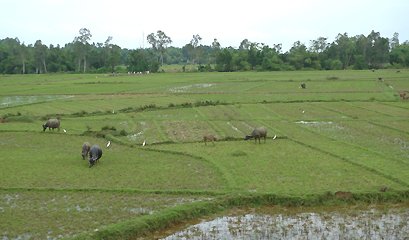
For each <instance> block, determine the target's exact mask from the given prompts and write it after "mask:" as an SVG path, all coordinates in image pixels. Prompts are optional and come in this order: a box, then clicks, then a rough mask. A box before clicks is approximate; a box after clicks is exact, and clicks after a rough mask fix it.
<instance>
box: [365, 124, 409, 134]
mask: <svg viewBox="0 0 409 240" xmlns="http://www.w3.org/2000/svg"><path fill="white" fill-rule="evenodd" d="M367 122H368V123H370V124H373V125H375V126H378V127H383V128H387V129H390V130H393V131H396V132H400V133H405V134H406V135H409V132H408V131H405V130H402V129H399V128H394V127H390V126H387V125H383V124H381V123H376V122H373V121H367Z"/></svg>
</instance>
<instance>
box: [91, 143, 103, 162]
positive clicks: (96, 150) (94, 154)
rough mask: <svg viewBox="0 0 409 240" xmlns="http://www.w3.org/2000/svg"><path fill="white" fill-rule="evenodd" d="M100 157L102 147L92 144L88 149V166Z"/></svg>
mask: <svg viewBox="0 0 409 240" xmlns="http://www.w3.org/2000/svg"><path fill="white" fill-rule="evenodd" d="M101 157H102V149H101V148H100V147H99V146H98V145H92V147H91V149H90V150H89V167H92V166H94V164H95V163H97V162H98V160H99V159H100V158H101Z"/></svg>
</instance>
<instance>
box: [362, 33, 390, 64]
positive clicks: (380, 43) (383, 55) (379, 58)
mask: <svg viewBox="0 0 409 240" xmlns="http://www.w3.org/2000/svg"><path fill="white" fill-rule="evenodd" d="M367 39H368V41H367V54H366V57H367V62H368V65H369V66H370V67H372V68H379V67H382V65H383V64H384V63H387V62H389V39H387V38H383V37H381V34H380V33H379V32H375V31H373V30H372V32H371V33H370V34H369V35H368V36H367Z"/></svg>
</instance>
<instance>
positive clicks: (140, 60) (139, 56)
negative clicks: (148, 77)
mask: <svg viewBox="0 0 409 240" xmlns="http://www.w3.org/2000/svg"><path fill="white" fill-rule="evenodd" d="M127 64H128V71H130V72H145V71H151V72H157V71H158V69H159V63H158V61H157V60H156V59H155V56H154V53H152V50H146V49H137V50H133V51H131V52H130V54H129V58H128V62H127Z"/></svg>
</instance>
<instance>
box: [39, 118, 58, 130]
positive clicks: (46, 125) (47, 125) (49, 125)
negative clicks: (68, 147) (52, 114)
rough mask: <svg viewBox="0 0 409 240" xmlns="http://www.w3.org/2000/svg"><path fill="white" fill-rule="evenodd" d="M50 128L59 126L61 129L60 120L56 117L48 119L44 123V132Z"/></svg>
mask: <svg viewBox="0 0 409 240" xmlns="http://www.w3.org/2000/svg"><path fill="white" fill-rule="evenodd" d="M47 128H48V130H51V128H52V129H53V130H54V128H58V131H60V120H58V119H56V118H51V119H48V120H47V122H46V123H44V124H43V132H44V131H45V130H46V129H47Z"/></svg>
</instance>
